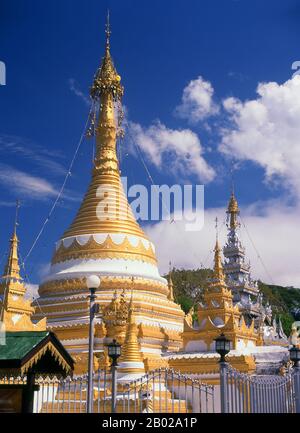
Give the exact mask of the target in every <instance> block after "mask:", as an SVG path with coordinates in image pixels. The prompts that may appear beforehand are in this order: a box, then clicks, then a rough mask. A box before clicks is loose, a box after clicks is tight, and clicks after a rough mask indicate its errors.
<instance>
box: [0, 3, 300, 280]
mask: <svg viewBox="0 0 300 433" xmlns="http://www.w3.org/2000/svg"><path fill="white" fill-rule="evenodd" d="M107 8H109V9H110V14H111V26H112V38H111V45H112V55H113V58H114V61H115V65H116V67H117V69H118V72H119V73H120V75H121V76H122V82H123V84H124V86H125V96H124V101H123V102H124V104H125V106H126V109H127V112H128V114H127V116H128V120H129V122H130V124H131V125H132V124H134V125H136V126H138V128H139V131H140V132H141V133H140V134H139V135H138V134H137V136H136V137H135V138H136V140H137V143H138V145H139V146H140V148H141V150H142V152H143V155H144V157H145V160H146V161H147V164H148V165H149V169H150V170H151V174H152V176H153V178H154V181H155V183H158V184H162V183H168V184H173V183H182V182H191V183H196V182H197V183H203V182H204V183H205V185H206V188H205V206H206V208H207V214H208V219H207V221H208V222H207V225H208V229H207V230H208V232H207V233H209V235H208V234H207V235H206V234H203V239H204V238H205V239H207V242H208V243H206V241H205V242H204V240H203V239H201V236H202V235H201V233H200V234H199V236H198V237H197V239H196V240H194V239H193V242H195V243H194V244H193V248H194V249H195V250H196V253H195V254H196V255H197V257H199V261H198V263H197V260H198V259H197V260H196V261H195V260H194V261H193V260H192V259H191V260H190V261H186V260H185V257H183V258H182V259H181V256H180V254H177V255H176V256H175V257H169V256H172V254H167V253H166V251H167V250H165V248H166V247H162V248H161V249H160V253H159V257H162V258H163V262H164V263H163V268H164V266H165V263H167V261H168V260H169V259H172V261H173V263H174V264H175V265H176V266H189V267H194V266H197V265H198V264H199V263H200V261H201V257H204V256H206V251H205V250H206V249H207V248H208V245H210V244H211V243H213V236H214V232H213V225H212V223H210V215H211V218H212V216H213V215H215V214H218V213H219V212H221V210H222V212H223V214H224V208H225V206H226V203H227V200H228V194H229V188H230V174H229V172H230V167H231V164H232V160H233V159H234V160H235V162H236V163H237V164H236V166H237V169H236V170H235V175H234V177H235V183H236V190H237V195H238V198H239V202H240V204H241V207H242V209H245V211H244V214H245V218H246V219H247V218H248V223H249V226H250V227H251V235H252V237H253V238H255V242H256V243H258V244H259V246H260V251H261V249H262V250H263V256H264V262H266V263H267V267H268V273H269V274H270V273H271V274H273V273H274V272H275V271H276V270H277V269H278V263H281V264H282V255H281V254H280V251H279V250H280V248H279V250H278V255H277V259H276V261H274V260H273V259H272V260H271V259H268V256H269V254H270V255H272V256H274V244H273V243H272V244H271V245H270V247H269V249H266V248H265V244H266V239H264V241H263V242H262V237H263V236H264V233H265V229H264V227H272V228H274V231H270V233H268V235H269V237H270V240H272V242H273V241H274V238H275V237H276V236H278V237H279V238H280V237H282V238H283V237H284V238H285V239H286V243H287V244H286V247H285V249H284V251H286V252H285V254H284V261H286V263H290V262H291V260H292V257H294V256H295V253H294V251H293V250H292V249H290V248H289V245H290V244H289V243H291V242H292V241H293V240H295V236H298V232H297V234H294V235H293V233H295V232H292V234H290V233H289V234H288V235H287V234H286V233H285V232H284V230H283V232H282V233H280V232H278V229H277V232H276V230H275V228H276V227H275V225H276V224H275V221H276V222H277V221H281V223H280V224H288V225H290V227H293V224H295V230H297V223H296V222H297V216H298V202H299V190H300V189H298V183H297V179H298V174H300V173H298V172H297V164H295V167H292V168H291V169H290V170H289V169H288V168H287V166H289V164H290V165H293V162H294V161H295V162H296V161H297V159H298V150H297V143H296V140H294V141H295V142H294V143H293V146H292V145H291V146H290V147H289V143H290V142H289V140H288V144H286V143H285V138H287V139H288V138H289V139H290V140H291V142H292V140H293V139H294V135H292V133H291V130H290V129H288V131H287V133H286V134H284V133H283V135H284V137H281V139H280V140H281V141H280V142H279V141H278V143H277V138H276V137H277V134H276V131H277V129H276V128H278V130H279V131H283V130H284V127H285V126H287V125H288V126H287V127H288V128H290V125H291V122H292V121H294V118H293V114H291V116H292V118H289V117H288V116H289V113H295V110H296V111H297V110H298V109H299V107H298V105H296V106H295V107H294V106H293V103H294V102H291V101H294V100H295V99H296V98H297V95H298V94H297V93H296V91H295V89H294V88H290V87H289V86H291V85H290V84H287V83H289V80H290V79H291V76H292V73H293V71H292V70H291V65H292V63H293V62H294V61H297V60H300V45H299V39H300V38H299V33H300V30H299V29H300V26H299V21H300V5H299V2H297V1H296V0H286V1H278V0H272V1H271V0H270V1H266V0H265V1H258V0H251V1H250V0H244V1H238V0H201V1H199V0H187V1H179V0H165V1H158V0H151V2H150V1H137V0H135V1H129V0H124V1H122V2H121V1H102V2H99V1H96V0H88V1H86V2H79V1H76V2H75V1H71V0H60V1H58V0H52V1H51V2H41V1H38V0H12V1H11V0H10V1H9V0H1V2H0V40H1V51H0V60H1V61H3V62H5V64H6V68H7V84H6V86H0V105H1V107H0V110H1V111H0V112H1V117H0V208H1V230H0V245H1V257H2V256H3V255H4V254H5V252H6V250H7V242H8V233H10V232H11V230H12V224H13V218H14V207H13V206H14V202H15V200H16V199H17V198H19V199H20V200H21V202H22V207H21V211H20V226H19V235H20V239H21V247H20V251H21V253H22V255H23V256H24V255H26V253H27V252H28V250H29V248H30V247H31V245H32V242H33V240H34V238H35V236H36V235H37V233H38V231H39V229H40V227H41V225H42V223H43V221H44V219H45V218H46V217H47V214H48V212H49V209H50V208H51V206H52V203H53V201H54V200H55V197H56V194H57V191H58V190H59V188H60V186H61V184H62V182H63V179H64V174H65V172H66V170H67V167H68V165H69V163H70V160H71V158H72V156H73V153H74V150H75V148H76V145H77V143H78V140H79V138H80V135H81V133H82V130H83V127H84V123H85V121H86V116H87V113H88V105H87V103H86V102H85V99H86V97H87V96H88V88H89V86H90V84H91V82H92V77H93V75H94V72H95V71H96V69H97V67H98V65H99V62H100V59H101V57H102V55H103V49H104V24H105V17H106V11H107ZM199 77H202V81H201V82H200V81H197V82H194V84H195V85H196V87H197V86H198V85H199V88H198V87H197V88H196V90H197V89H198V90H199V91H201V90H203V83H209V85H210V86H211V87H210V88H211V89H212V94H211V95H210V96H211V101H210V102H211V105H210V108H208V109H207V111H206V112H205V113H204V114H203V112H202V115H200V118H199V116H198V119H196V121H191V118H192V108H193V107H191V104H189V103H187V104H186V106H185V107H184V114H183V115H182V114H181V115H178V107H180V106H182V104H183V102H182V96H183V92H184V89H185V88H187V87H188V86H189V84H190V83H191V82H193V80H197V79H198V78H199ZM259 83H265V84H266V85H268V83H277V86H279V88H278V89H274V86H272V85H270V86H269V87H266V88H263V91H262V92H263V94H264V95H266V94H267V96H268V95H269V96H270V97H266V101H262V103H261V104H260V107H261V106H265V104H266V105H267V106H268V110H269V111H268V116H269V117H268V119H269V120H270V119H271V120H270V122H269V123H268V124H269V125H271V129H272V128H273V127H274V128H273V130H272V131H271V129H270V128H269V129H268V131H269V132H268V131H266V129H264V130H263V131H261V130H260V128H261V120H260V119H257V118H255V119H253V117H251V116H252V115H251V116H250V117H251V119H250V120H249V116H248V114H247V113H248V112H247V109H248V108H247V106H245V105H244V104H245V101H247V100H251V101H257V100H258V99H259V96H258V94H257V86H258V84H259ZM201 86H202V87H201ZM291 87H292V86H291ZM291 92H295V98H290V99H288V96H286V95H290V93H291ZM282 95H283V96H282ZM232 97H234V98H236V99H235V100H234V101H233V102H232V100H230V99H229V98H232ZM281 97H282V98H283V100H280V98H281ZM276 98H277V99H276ZM224 101H227V106H226V104H225V107H227V108H224ZM228 101H229V102H228ZM230 101H231V102H232V103H231V105H230ZM270 101H271V103H270ZM272 101H274V102H272ZM233 103H234V108H232V107H233ZM268 104H269V105H268ZM229 105H230V107H231V108H230V107H229ZM176 107H177V111H176ZM274 107H275V108H276V107H277V108H276V110H275V108H274ZM198 108H199V107H198ZM200 108H201V107H200ZM202 108H203V107H202ZM214 108H215V110H214ZM273 108H274V112H273V111H272V109H273ZM189 110H191V111H190V112H189ZM280 110H282V112H281V111H280ZM179 111H180V110H179ZM254 111H255V113H258V112H259V108H258V109H256V108H255V107H254ZM176 113H177V114H176ZM181 113H182V112H181ZM234 116H235V117H234ZM272 116H273V117H272ZM285 116H287V117H285ZM245 117H246V120H245ZM282 119H286V122H285V123H283V124H282ZM247 122H248V123H247ZM276 122H277V123H276ZM245 123H247V124H246V125H245ZM274 125H275V126H274ZM151 126H152V130H149V128H151ZM162 129H164V130H165V129H167V131H182V130H185V131H187V130H188V131H189V134H190V135H189V137H191V136H192V137H193V139H195V137H196V138H197V140H199V142H197V143H198V144H199V143H200V144H199V146H201V152H202V153H201V156H199V155H198V156H199V159H200V160H201V161H202V160H203V159H204V160H205V164H206V165H207V167H210V169H211V170H213V172H214V176H213V178H212V179H208V177H207V176H205V175H204V174H203V173H202V172H200V173H199V171H197V170H196V169H195V170H191V171H189V170H188V169H185V170H184V175H183V173H182V171H180V169H179V170H178V171H176V169H174V170H172V169H170V166H169V165H168V163H167V160H168V157H169V156H170V154H172V152H174V147H173V148H172V146H174V143H173V142H172V143H169V142H168V143H167V144H165V148H164V152H165V155H164V157H163V158H162V161H161V162H160V164H158V163H155V161H153V159H151V155H149V153H147V149H146V148H144V147H143V139H145V137H149V136H151V138H152V139H153V140H154V143H153V145H154V146H157V145H158V148H159V149H162V147H161V146H162V144H161V143H159V142H158V141H159V138H158V136H157V133H159V132H161V130H162ZM292 129H293V131H294V130H295V134H296V136H297V132H298V131H297V125H296V126H295V125H294V124H293V127H292ZM136 130H137V129H136V128H135V129H134V128H133V134H134V131H135V132H136ZM253 130H254V131H259V132H261V134H260V136H259V137H256V138H255V136H254V137H253V138H254V140H253V141H254V142H253V151H252V150H251V149H250V151H249V140H251V134H252V132H253ZM232 131H236V134H235V136H233V135H232ZM299 132H300V131H299ZM191 134H192V135H191ZM268 134H269V135H268ZM272 134H273V135H272ZM274 137H275V139H274ZM265 141H267V142H268V146H266V148H265V151H264V142H265ZM197 143H196V145H197ZM221 143H223V144H224V146H223V150H222V149H221V148H220V144H221ZM239 143H242V144H241V145H240V147H239ZM280 144H282V149H283V150H282V149H281V148H279V149H278V147H275V148H273V147H272V146H279V145H280ZM159 146H160V147H159ZM287 148H288V149H290V151H289V153H288V154H287V155H285V153H284V152H285V149H287ZM156 151H157V147H156ZM273 151H274V152H277V153H278V152H279V153H278V155H279V156H278V158H279V161H277V159H276V157H274V156H273ZM121 155H122V171H123V174H126V175H127V176H128V178H129V182H140V183H145V184H146V185H147V184H148V181H147V176H146V173H145V170H144V168H143V165H142V164H141V161H140V160H139V159H138V158H136V157H135V155H134V153H133V154H132V153H130V143H129V139H128V137H127V138H126V139H125V140H124V143H123V144H122V146H121ZM91 158H92V144H91V142H89V141H85V142H84V143H83V144H82V146H81V149H80V152H79V154H78V157H77V159H76V161H75V164H74V167H73V170H72V176H71V178H70V179H69V181H68V183H67V186H66V191H65V196H64V197H63V199H62V200H61V201H60V202H59V206H58V207H57V208H56V210H55V212H54V214H53V215H52V217H51V219H50V221H49V223H48V224H47V227H46V228H45V231H44V233H43V235H42V236H41V238H40V240H39V242H38V243H37V245H36V247H35V249H34V250H33V252H32V254H31V256H30V257H29V258H28V260H27V262H26V270H27V273H28V275H29V279H30V281H31V282H32V283H38V281H39V279H40V277H41V275H42V274H43V272H44V269H45V267H46V265H47V263H48V262H49V260H50V258H51V254H52V250H53V247H54V242H55V241H56V240H57V239H59V237H60V235H61V234H62V232H63V231H64V230H65V228H66V227H67V226H68V225H69V223H70V222H71V220H72V218H73V216H74V215H75V212H76V209H77V208H78V206H79V203H80V198H81V197H82V195H83V193H84V192H85V190H86V187H87V184H88V180H89V175H90V169H91ZM175 158H177V159H180V153H178V149H177V154H176V155H175ZM289 161H291V162H289ZM202 162H203V161H202ZM175 168H176V166H175ZM185 168H186V167H185ZM187 168H188V166H187ZM200 171H201V170H200ZM262 203H265V205H262ZM266 209H267V210H266ZM262 210H265V213H266V215H265V216H266V218H265V219H264V220H263V221H262V220H259V219H258V218H259V217H260V216H261V214H262V213H263V212H262ZM210 212H211V214H210ZM287 214H288V215H289V216H290V217H291V218H292V217H293V218H292V220H291V221H288V222H284V218H281V216H284V215H287ZM279 231H280V230H279ZM158 232H159V230H158V228H157V227H153V228H151V227H149V234H150V235H151V234H153V237H154V241H155V242H156V236H157V233H158ZM170 236H171V235H170ZM182 236H184V235H182ZM166 237H168V236H166ZM157 239H159V237H157ZM208 239H210V241H209V240H208ZM245 242H246V243H247V241H246V238H245ZM248 244H249V255H250V256H251V254H252V256H253V259H252V261H254V260H255V257H254V256H257V253H256V252H255V249H253V248H252V252H251V245H250V244H251V242H249V240H248ZM248 244H247V245H248ZM166 245H167V247H168V248H170V249H172V248H171V246H170V245H169V246H168V244H167V243H166ZM275 245H276V243H275ZM277 245H278V243H277ZM256 246H257V245H256ZM252 247H253V245H252ZM159 248H160V245H158V249H159ZM182 248H184V247H182V245H181V243H180V242H178V248H177V249H182ZM289 254H290V256H289ZM167 255H168V257H166V256H167ZM3 257H4V256H3ZM268 260H269V261H268ZM203 261H204V259H203ZM1 266H3V259H2V262H1ZM255 266H256V265H255ZM294 267H295V266H293V265H292V264H291V271H289V272H287V270H286V268H285V267H284V266H283V265H281V268H282V269H281V271H280V272H278V274H276V272H275V276H274V278H275V279H276V281H279V282H282V283H285V284H294V285H297V284H298V282H299V284H300V275H298V273H294V274H293V272H292V271H293V270H294ZM255 272H256V276H257V277H260V278H262V279H264V280H269V281H270V278H269V277H268V276H267V274H266V273H264V270H263V269H262V267H261V268H259V266H258V265H257V267H256V268H255Z"/></svg>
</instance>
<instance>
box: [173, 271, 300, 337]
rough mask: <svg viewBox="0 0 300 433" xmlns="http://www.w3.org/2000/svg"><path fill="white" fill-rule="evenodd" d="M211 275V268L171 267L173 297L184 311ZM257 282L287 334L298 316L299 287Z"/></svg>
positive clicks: (265, 300) (299, 306)
mask: <svg viewBox="0 0 300 433" xmlns="http://www.w3.org/2000/svg"><path fill="white" fill-rule="evenodd" d="M211 275H212V270H211V269H194V270H185V269H173V271H172V280H173V284H174V298H175V301H176V302H177V303H178V304H180V305H181V307H182V309H183V310H184V311H185V312H186V313H187V312H188V311H189V310H190V308H191V307H192V306H193V305H194V304H195V303H197V302H199V300H201V296H202V293H203V288H205V286H206V284H207V278H208V277H209V276H211ZM258 284H259V288H260V290H261V291H262V292H263V294H264V303H266V302H269V303H270V305H271V306H272V309H273V314H274V315H276V317H280V318H281V321H282V325H283V329H284V332H285V333H286V334H287V335H289V334H290V331H291V324H292V323H293V321H294V320H297V319H299V318H300V289H297V288H294V287H282V286H275V285H269V284H265V283H263V282H261V281H259V283H258Z"/></svg>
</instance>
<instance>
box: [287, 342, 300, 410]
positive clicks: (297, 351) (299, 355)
mask: <svg viewBox="0 0 300 433" xmlns="http://www.w3.org/2000/svg"><path fill="white" fill-rule="evenodd" d="M289 352H290V360H291V361H292V362H293V364H294V365H293V367H294V373H293V381H294V391H295V407H296V413H300V348H299V347H298V346H296V345H295V344H294V345H293V347H291V348H290V350H289Z"/></svg>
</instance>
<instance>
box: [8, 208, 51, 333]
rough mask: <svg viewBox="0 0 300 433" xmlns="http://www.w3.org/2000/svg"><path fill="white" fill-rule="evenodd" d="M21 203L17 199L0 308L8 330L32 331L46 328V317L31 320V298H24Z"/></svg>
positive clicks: (32, 310) (32, 309)
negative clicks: (21, 267)
mask: <svg viewBox="0 0 300 433" xmlns="http://www.w3.org/2000/svg"><path fill="white" fill-rule="evenodd" d="M19 207H20V203H19V202H18V201H17V205H16V216H15V223H14V230H13V235H12V237H11V239H10V247H9V253H8V259H7V263H6V265H5V268H4V274H3V275H2V277H1V279H0V295H1V296H0V298H1V302H0V309H1V316H0V319H1V321H3V322H4V324H5V326H6V330H7V331H20V330H22V331H31V330H45V329H46V319H42V320H40V321H39V322H38V323H37V324H34V323H33V322H32V321H31V316H32V314H33V313H34V307H32V305H31V302H30V300H26V299H24V295H25V293H26V287H25V284H24V282H23V279H22V277H21V275H20V265H19V257H18V244H19V240H18V236H17V226H18V212H19Z"/></svg>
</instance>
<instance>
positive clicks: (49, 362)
mask: <svg viewBox="0 0 300 433" xmlns="http://www.w3.org/2000/svg"><path fill="white" fill-rule="evenodd" d="M73 368H74V361H73V359H72V358H71V356H70V355H69V353H68V352H67V351H66V349H65V348H64V347H63V345H62V344H61V343H60V342H59V340H58V339H57V338H56V336H55V334H53V332H49V331H38V332H36V331H27V332H26V331H23V332H7V333H6V335H5V345H0V371H1V372H4V373H5V372H6V371H11V372H14V373H16V374H25V373H27V372H28V371H29V370H33V371H34V373H38V374H39V373H40V374H42V373H47V374H50V373H54V374H64V375H65V374H68V373H70V372H71V371H72V370H73Z"/></svg>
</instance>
